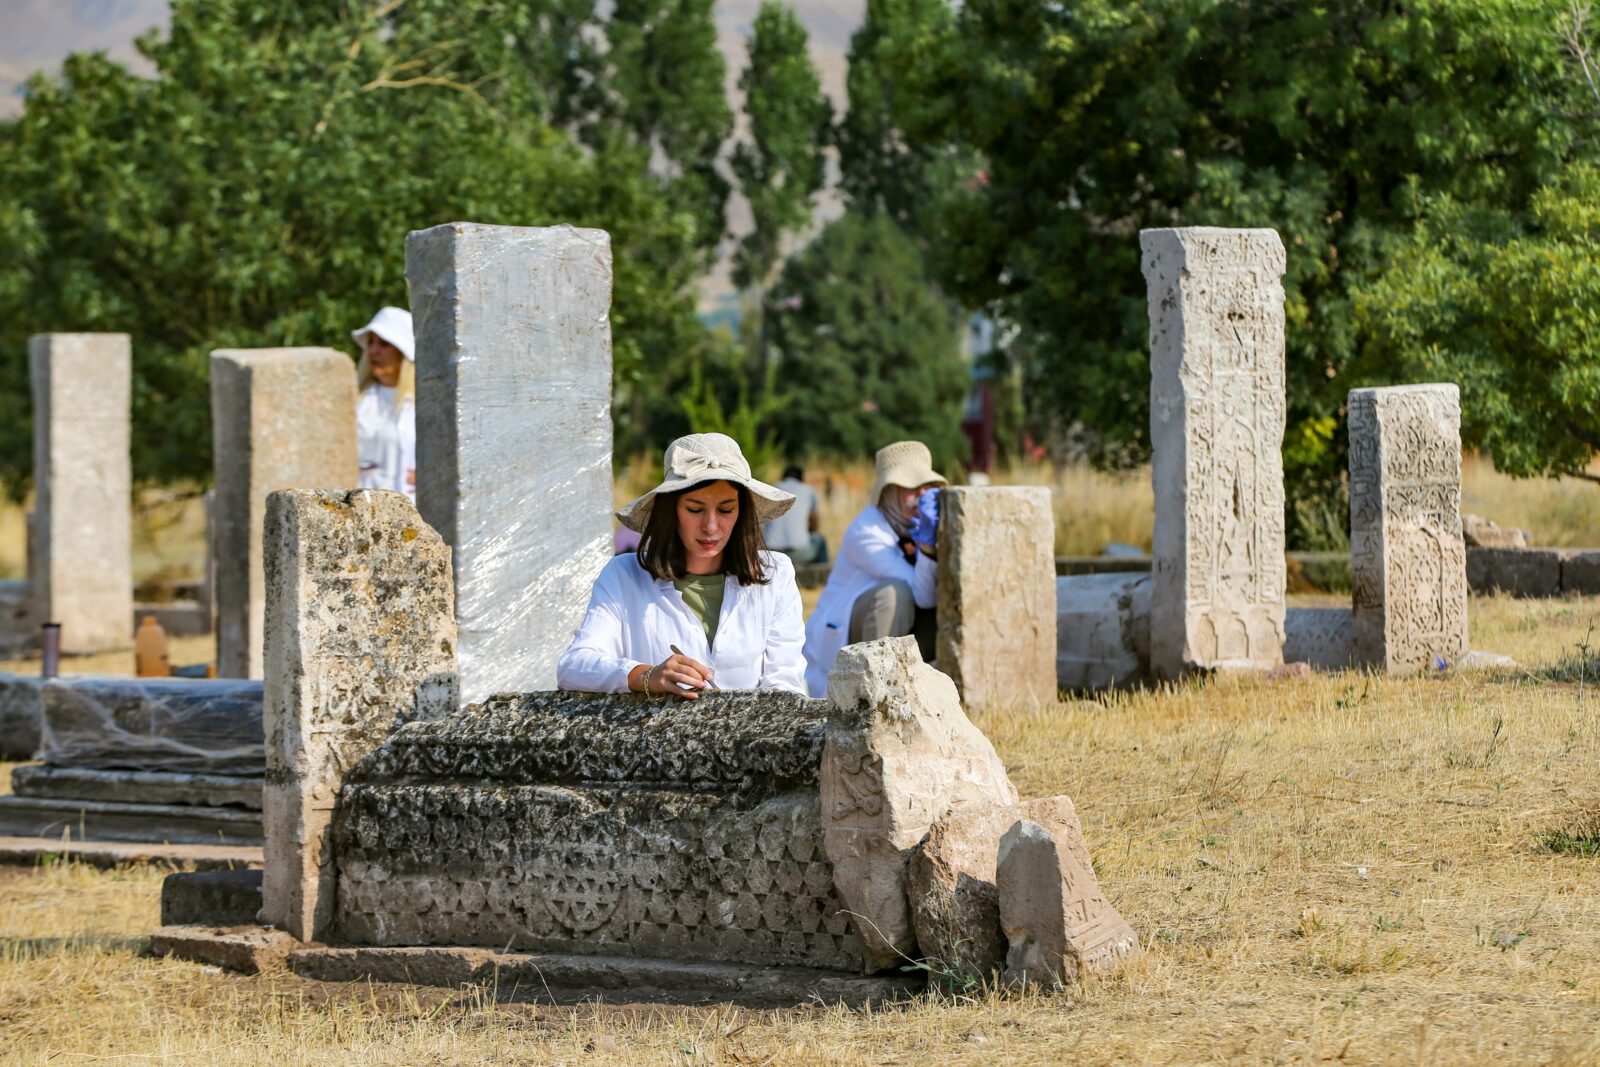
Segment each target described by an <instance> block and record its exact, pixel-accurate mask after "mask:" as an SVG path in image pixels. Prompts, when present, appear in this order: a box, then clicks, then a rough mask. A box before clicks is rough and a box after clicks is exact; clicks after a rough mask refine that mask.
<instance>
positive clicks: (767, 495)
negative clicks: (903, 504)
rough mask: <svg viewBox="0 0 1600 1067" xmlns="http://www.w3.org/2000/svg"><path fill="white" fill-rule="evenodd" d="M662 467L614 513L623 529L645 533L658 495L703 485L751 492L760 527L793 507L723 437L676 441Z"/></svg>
mask: <svg viewBox="0 0 1600 1067" xmlns="http://www.w3.org/2000/svg"><path fill="white" fill-rule="evenodd" d="M924 451H926V449H924ZM661 465H662V467H663V468H664V477H663V478H662V480H661V484H660V485H658V486H656V487H655V488H654V489H652V490H650V491H649V492H648V493H646V494H645V495H644V496H642V497H640V498H639V499H638V500H635V501H634V502H633V503H631V504H629V505H628V506H627V507H624V508H620V509H618V511H617V518H618V519H620V520H621V521H622V525H624V526H626V527H627V528H628V529H630V530H633V531H634V532H635V533H644V530H645V527H646V526H648V525H649V524H650V509H651V507H652V506H654V504H655V500H656V494H657V493H676V492H678V491H679V490H680V489H688V488H689V487H691V486H695V485H703V484H705V483H706V482H727V483H729V484H730V485H742V486H744V487H745V488H746V489H748V490H750V499H751V500H753V501H755V507H756V521H757V522H759V523H762V524H763V525H764V524H766V523H769V522H771V521H772V520H773V519H775V518H777V517H778V516H779V515H782V514H783V513H784V512H786V511H788V510H789V506H790V505H791V504H793V503H794V495H793V494H792V493H785V492H784V491H783V490H782V489H779V488H777V487H775V486H771V485H768V484H767V483H766V482H762V481H757V480H756V479H754V478H752V477H751V476H750V464H749V463H747V462H746V461H745V458H744V453H743V452H741V451H739V442H737V441H735V440H734V439H733V438H731V437H729V436H728V435H727V434H724V433H692V434H689V435H688V436H687V437H680V438H678V439H677V440H676V441H674V442H672V443H671V444H670V445H668V446H667V454H666V456H665V458H664V459H663V460H662V464H661Z"/></svg>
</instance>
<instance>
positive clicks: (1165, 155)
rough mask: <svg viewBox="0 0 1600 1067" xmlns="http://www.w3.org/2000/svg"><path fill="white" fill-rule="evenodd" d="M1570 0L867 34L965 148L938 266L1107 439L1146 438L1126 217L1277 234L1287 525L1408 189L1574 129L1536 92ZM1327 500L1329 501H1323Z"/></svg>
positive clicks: (1125, 457) (1512, 174) (1523, 158)
mask: <svg viewBox="0 0 1600 1067" xmlns="http://www.w3.org/2000/svg"><path fill="white" fill-rule="evenodd" d="M1565 2H1566V0H1400V2H1395V0H1332V2H1329V3H1324V4H1305V3H1298V2H1293V0H1262V2H1254V3H1223V4H1219V3H1215V2H1214V0H1140V2H1137V3H1135V2H1133V0H1080V2H1076V3H1070V4H1036V3H1029V2H1027V0H968V2H965V3H963V4H961V5H959V8H956V9H953V10H952V13H951V16H950V18H949V20H948V22H947V25H946V26H945V27H944V28H942V29H940V28H938V27H935V28H933V29H931V30H928V31H926V32H923V33H920V34H915V35H912V36H910V37H909V38H908V39H907V40H906V41H904V42H901V41H900V40H899V39H898V38H891V39H890V41H889V43H888V45H886V46H885V47H883V48H880V49H879V59H880V63H881V64H882V65H883V68H884V69H885V70H887V71H888V72H889V73H890V76H891V77H892V78H893V79H894V81H895V85H896V94H895V97H894V99H895V102H896V111H897V117H898V119H899V122H900V124H901V125H902V127H903V128H905V129H906V130H907V131H908V133H909V134H910V136H912V137H913V138H916V139H919V140H925V141H930V142H932V143H935V144H940V145H953V146H959V147H963V148H967V149H970V150H972V151H975V152H978V153H980V154H981V156H982V158H983V160H984V163H985V167H984V172H983V174H982V176H981V180H980V181H978V182H975V183H972V184H971V185H968V186H956V187H955V188H953V189H952V190H950V191H949V192H948V193H946V194H945V195H943V197H942V199H941V202H940V203H939V204H938V206H937V207H936V208H935V209H934V212H933V213H934V215H935V216H936V218H937V222H936V224H935V225H932V226H929V227H926V230H927V232H929V233H931V234H933V235H934V236H935V237H936V240H937V244H938V246H939V247H937V248H936V249H935V263H936V265H937V272H938V277H939V280H940V281H941V282H942V283H943V284H944V285H945V286H946V288H947V290H948V291H949V292H951V293H953V294H954V295H955V296H957V297H958V298H959V299H961V300H963V301H964V302H966V303H968V304H969V306H981V305H985V304H988V303H990V302H994V303H995V304H996V305H997V306H998V307H1000V308H1001V309H1002V310H1003V311H1004V313H1005V314H1006V315H1007V317H1008V318H1009V319H1010V320H1011V321H1013V322H1015V323H1017V324H1018V325H1019V326H1020V327H1021V328H1022V330H1023V331H1024V334H1025V337H1026V339H1027V341H1028V344H1027V346H1026V349H1027V351H1029V352H1031V353H1033V354H1034V361H1033V363H1032V364H1031V365H1030V366H1029V367H1028V368H1027V371H1028V376H1029V381H1030V389H1029V393H1030V395H1032V396H1035V397H1038V398H1040V400H1042V401H1044V402H1047V403H1049V404H1050V406H1051V407H1052V408H1053V409H1054V410H1055V412H1056V413H1058V414H1059V415H1060V416H1061V417H1062V419H1063V420H1065V421H1066V422H1068V423H1070V424H1076V425H1077V426H1080V427H1082V428H1083V429H1084V430H1086V431H1088V432H1089V434H1090V442H1091V444H1092V446H1093V455H1094V456H1095V458H1096V459H1098V460H1099V461H1100V462H1103V463H1127V462H1136V461H1138V460H1140V459H1142V458H1143V457H1144V456H1145V455H1146V454H1147V451H1148V448H1149V439H1148V381H1149V375H1148V370H1147V366H1148V363H1147V361H1148V341H1147V336H1148V319H1147V314H1146V308H1145V294H1144V285H1143V281H1142V278H1141V275H1140V271H1139V242H1138V231H1139V230H1140V229H1141V228H1144V227H1155V226H1172V225H1220V226H1271V227H1274V228H1275V229H1277V230H1278V231H1279V232H1280V234H1282V236H1283V238H1284V242H1285V245H1286V246H1287V248H1288V254H1289V255H1288V262H1289V268H1288V274H1287V276H1286V277H1285V279H1284V285H1285V291H1286V298H1287V299H1286V312H1287V320H1288V415H1289V424H1288V433H1287V437H1286V441H1285V446H1284V456H1285V466H1286V473H1287V484H1288V488H1289V492H1290V496H1291V511H1290V520H1291V531H1290V536H1291V540H1292V541H1296V542H1299V543H1301V544H1305V543H1307V542H1308V541H1312V540H1315V539H1316V536H1315V533H1314V530H1313V527H1315V526H1316V525H1318V524H1317V523H1316V522H1315V521H1314V519H1313V518H1312V516H1314V515H1315V514H1317V513H1320V514H1324V515H1325V514H1328V513H1329V509H1328V508H1327V507H1325V506H1324V507H1321V508H1318V507H1316V506H1315V505H1316V504H1317V502H1318V501H1321V502H1323V503H1324V504H1325V503H1326V501H1327V500H1328V499H1329V498H1330V496H1331V495H1332V494H1334V493H1335V492H1336V491H1337V486H1338V482H1339V472H1340V470H1341V469H1342V467H1343V462H1342V460H1343V454H1342V447H1343V446H1342V442H1341V440H1340V438H1339V435H1338V433H1337V432H1336V428H1337V427H1338V425H1339V419H1338V415H1339V412H1340V409H1341V407H1342V403H1343V398H1344V395H1345V392H1346V390H1347V389H1348V388H1350V387H1351V386H1352V385H1355V384H1360V383H1362V382H1363V381H1365V380H1367V378H1368V377H1369V376H1370V375H1371V374H1372V373H1374V371H1375V368H1372V367H1368V366H1367V365H1365V364H1364V363H1363V361H1362V360H1361V358H1360V354H1361V351H1362V345H1361V337H1360V336H1359V328H1360V327H1359V324H1358V322H1357V320H1356V318H1355V316H1354V300H1353V297H1352V293H1353V291H1354V289H1355V288H1356V287H1357V286H1358V285H1359V284H1360V283H1361V282H1362V281H1363V280H1364V279H1370V278H1372V277H1374V276H1375V275H1376V274H1377V273H1378V272H1380V271H1381V270H1382V268H1383V264H1384V262H1385V256H1386V254H1387V250H1388V249H1389V248H1390V246H1391V245H1392V244H1393V243H1394V242H1395V241H1397V240H1400V239H1403V238H1404V236H1405V235H1406V234H1407V233H1409V231H1410V229H1411V227H1412V226H1413V224H1414V222H1415V218H1416V213H1417V211H1418V207H1419V202H1420V201H1419V198H1421V197H1426V196H1433V195H1440V194H1449V195H1450V196H1452V197H1453V198H1455V199H1456V200H1457V201H1458V202H1460V203H1462V204H1467V205H1487V204H1498V205H1502V206H1507V207H1510V208H1512V209H1516V208H1518V207H1520V206H1521V205H1523V204H1526V203H1527V201H1528V198H1529V197H1530V196H1531V195H1532V194H1533V192H1534V190H1536V189H1537V188H1539V187H1540V185H1541V184H1542V183H1543V182H1544V180H1545V179H1546V178H1547V177H1548V176H1549V175H1551V174H1552V173H1553V172H1554V171H1555V169H1556V168H1558V167H1559V166H1560V165H1561V163H1562V162H1563V160H1564V159H1566V158H1568V157H1569V156H1570V155H1571V154H1572V152H1573V151H1574V148H1575V143H1574V134H1573V129H1572V123H1571V122H1570V121H1569V120H1567V119H1565V118H1563V117H1561V116H1560V115H1559V114H1557V113H1555V112H1554V111H1553V110H1552V108H1551V107H1550V105H1549V101H1550V97H1549V93H1550V89H1551V86H1552V84H1553V83H1554V82H1556V81H1559V80H1560V79H1561V55H1560V48H1561V45H1560V42H1559V40H1558V39H1557V38H1556V37H1555V36H1553V35H1552V34H1551V33H1550V31H1551V30H1552V29H1554V28H1555V25H1556V19H1557V15H1558V13H1559V12H1561V11H1564V10H1565ZM1333 510H1337V509H1336V508H1335V509H1333Z"/></svg>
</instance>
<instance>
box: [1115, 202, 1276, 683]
mask: <svg viewBox="0 0 1600 1067" xmlns="http://www.w3.org/2000/svg"><path fill="white" fill-rule="evenodd" d="M1140 246H1141V248H1142V250H1143V256H1144V263H1143V266H1144V275H1145V281H1146V283H1147V286H1148V292H1149V306H1150V443H1151V446H1152V449H1153V455H1152V457H1151V481H1152V483H1153V486H1154V490H1155V529H1154V538H1153V545H1152V549H1151V555H1152V556H1153V557H1154V568H1153V573H1152V579H1151V581H1152V584H1151V616H1150V619H1151V622H1150V666H1151V671H1152V673H1153V674H1154V675H1155V677H1156V678H1158V679H1165V678H1176V677H1178V676H1179V675H1181V674H1183V673H1184V672H1186V671H1190V670H1197V669H1198V670H1206V669H1211V668H1215V667H1257V668H1261V667H1273V666H1276V665H1277V664H1279V663H1281V662H1283V615H1284V607H1285V602H1284V592H1285V574H1284V527H1283V430H1284V411H1285V396H1284V369H1283V366H1284V365H1283V358H1284V356H1283V352H1284V349H1283V330H1284V319H1283V285H1282V281H1281V279H1282V277H1283V271H1284V251H1283V242H1281V241H1280V240H1279V239H1278V235H1277V233H1276V232H1275V231H1273V230H1227V229H1216V228H1211V227H1191V228H1186V229H1161V230H1145V231H1143V232H1142V233H1141V234H1140Z"/></svg>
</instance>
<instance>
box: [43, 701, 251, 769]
mask: <svg viewBox="0 0 1600 1067" xmlns="http://www.w3.org/2000/svg"><path fill="white" fill-rule="evenodd" d="M41 704H42V709H43V717H42V724H41V727H42V728H41V731H40V733H41V735H42V737H41V744H40V756H41V758H43V759H44V761H45V762H46V763H49V764H51V765H53V766H57V767H89V768H103V769H124V770H136V771H165V772H172V773H178V774H232V775H259V774H261V770H262V767H263V765H264V756H263V753H262V748H261V683H260V682H252V681H248V680H241V679H204V678H193V679H191V678H58V679H55V680H53V681H51V682H50V683H49V684H48V685H46V686H45V687H44V690H43V694H42V697H41Z"/></svg>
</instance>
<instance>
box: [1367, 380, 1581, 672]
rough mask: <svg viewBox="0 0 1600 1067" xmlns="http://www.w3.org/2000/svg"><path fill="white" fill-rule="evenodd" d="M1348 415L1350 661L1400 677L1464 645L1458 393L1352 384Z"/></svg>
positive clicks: (1446, 388) (1450, 656)
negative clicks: (1351, 636) (1352, 624)
mask: <svg viewBox="0 0 1600 1067" xmlns="http://www.w3.org/2000/svg"><path fill="white" fill-rule="evenodd" d="M1349 412H1350V414H1349V424H1350V572H1351V593H1350V598H1351V607H1352V617H1353V620H1354V636H1353V639H1352V649H1353V655H1354V659H1355V661H1356V663H1358V664H1365V665H1369V666H1373V667H1378V668H1381V669H1383V670H1385V671H1388V672H1390V673H1397V674H1398V673H1408V672H1411V671H1416V670H1420V669H1422V668H1426V667H1428V666H1429V665H1432V664H1435V663H1437V662H1438V661H1440V660H1443V661H1444V662H1445V663H1448V664H1453V663H1455V662H1456V660H1457V659H1459V658H1460V657H1461V655H1462V654H1463V653H1465V652H1466V651H1467V565H1466V548H1465V547H1464V544H1463V541H1462V536H1461V401H1460V394H1459V392H1458V391H1457V389H1456V387H1455V386H1454V385H1401V386H1392V387H1389V388H1383V389H1352V390H1351V391H1350V401H1349ZM1480 551H1495V550H1493V549H1489V550H1480ZM1556 573H1557V574H1558V575H1559V573H1560V570H1559V566H1558V567H1557V569H1556Z"/></svg>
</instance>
